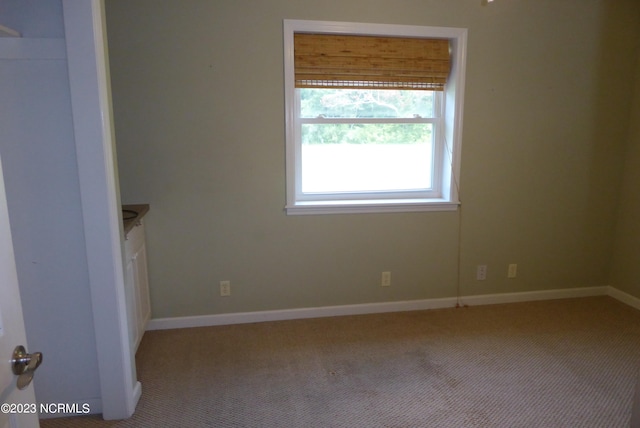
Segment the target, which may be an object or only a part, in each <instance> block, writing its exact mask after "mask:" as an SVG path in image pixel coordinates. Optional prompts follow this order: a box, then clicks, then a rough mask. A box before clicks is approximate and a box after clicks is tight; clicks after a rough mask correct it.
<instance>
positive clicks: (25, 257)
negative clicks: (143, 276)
mask: <svg viewBox="0 0 640 428" xmlns="http://www.w3.org/2000/svg"><path fill="white" fill-rule="evenodd" d="M0 23H2V24H3V25H6V26H9V27H11V28H14V29H16V30H18V31H20V32H21V33H22V35H23V39H19V40H15V39H10V38H3V39H1V40H0V53H2V54H0V82H1V83H0V84H1V89H0V93H2V103H1V104H0V130H1V131H0V152H1V154H2V162H3V167H4V175H5V184H6V190H7V201H8V203H9V216H10V222H11V232H12V236H13V240H14V249H15V255H16V266H17V271H18V280H19V283H20V295H21V299H22V304H23V311H24V316H25V327H26V331H27V337H28V340H29V343H28V348H29V350H30V351H31V352H34V351H40V352H42V353H43V355H44V359H43V364H42V366H41V367H40V368H39V369H38V372H37V374H36V377H35V380H34V385H35V392H36V398H37V400H38V401H39V402H44V403H60V402H63V403H75V402H82V403H84V402H89V403H90V404H91V406H92V407H93V408H94V409H96V407H98V406H96V403H98V404H99V403H100V395H101V394H100V383H99V380H98V367H97V353H96V344H95V338H94V329H93V316H92V306H91V299H90V291H89V278H88V270H87V260H86V248H85V240H84V232H83V230H84V229H83V221H82V207H81V204H80V188H79V180H78V169H77V159H76V151H75V141H74V134H73V123H72V118H71V101H70V93H69V77H68V70H67V61H66V58H65V44H64V39H63V37H64V26H63V16H62V4H61V2H60V1H51V0H26V1H25V0H20V1H16V0H11V1H6V0H1V1H0ZM23 41H24V42H34V43H33V44H35V45H38V44H39V43H42V44H44V45H46V46H48V43H49V42H51V41H53V42H59V43H56V46H57V47H60V48H61V49H56V50H55V54H54V53H52V52H46V49H43V51H44V52H46V53H45V54H44V56H37V57H34V56H29V55H27V57H26V58H24V59H14V58H13V57H7V56H6V55H4V53H6V52H23V53H24V52H32V50H31V49H25V48H23V46H25V45H24V44H23V43H22V42H23ZM33 44H32V43H28V45H29V46H33ZM5 47H9V49H4V48H5ZM16 345H17V344H16ZM96 410H99V409H96Z"/></svg>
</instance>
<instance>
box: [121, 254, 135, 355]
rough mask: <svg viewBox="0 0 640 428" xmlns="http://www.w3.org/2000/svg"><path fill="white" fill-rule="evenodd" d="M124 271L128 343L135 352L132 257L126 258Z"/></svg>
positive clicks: (133, 270) (133, 268)
mask: <svg viewBox="0 0 640 428" xmlns="http://www.w3.org/2000/svg"><path fill="white" fill-rule="evenodd" d="M126 262H127V265H126V266H125V270H124V286H125V293H126V295H125V296H126V306H127V319H128V320H129V322H128V324H129V343H130V344H131V349H133V350H134V351H135V349H136V346H137V343H138V334H139V333H138V323H137V320H138V315H137V308H136V306H137V305H136V300H137V299H136V285H135V265H134V259H133V257H127V259H126Z"/></svg>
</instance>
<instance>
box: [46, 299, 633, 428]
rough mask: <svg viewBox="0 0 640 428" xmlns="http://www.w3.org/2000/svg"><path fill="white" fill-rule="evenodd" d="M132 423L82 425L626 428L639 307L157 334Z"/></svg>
mask: <svg viewBox="0 0 640 428" xmlns="http://www.w3.org/2000/svg"><path fill="white" fill-rule="evenodd" d="M138 367H139V369H138V375H139V378H140V380H141V382H142V385H143V386H142V387H143V393H142V398H141V401H140V404H139V405H138V409H137V412H136V414H135V415H134V416H133V418H131V419H129V420H127V421H115V422H114V421H110V422H109V421H102V420H100V418H99V417H98V416H90V417H78V418H72V419H57V420H51V419H49V420H46V421H42V422H41V426H42V427H43V428H54V427H64V428H76V427H118V428H120V427H123V428H124V427H153V428H158V427H304V428H312V427H318V428H320V427H322V428H325V427H348V428H352V427H355V428H357V427H367V428H374V427H389V428H391V427H398V428H405V427H407V428H408V427H438V428H440V427H456V428H458V427H510V428H511V427H625V426H628V424H629V419H630V416H631V400H632V396H633V389H634V385H635V379H636V375H637V373H638V368H639V367H640V311H636V310H634V309H632V308H630V307H628V306H625V305H624V304H622V303H619V302H617V301H615V300H613V299H611V298H609V297H593V298H591V297H590V298H581V299H566V300H553V301H544V302H530V303H515V304H508V305H493V306H478V307H469V308H461V309H453V308H452V309H441V310H431V311H417V312H404V313H394V314H378V315H363V316H348V317H336V318H322V319H312V320H296V321H282V322H269V323H259V324H245V325H234V326H220V327H208V328H198V329H184V330H166V331H151V332H148V333H146V335H145V337H144V339H143V342H142V345H141V347H140V351H139V352H138Z"/></svg>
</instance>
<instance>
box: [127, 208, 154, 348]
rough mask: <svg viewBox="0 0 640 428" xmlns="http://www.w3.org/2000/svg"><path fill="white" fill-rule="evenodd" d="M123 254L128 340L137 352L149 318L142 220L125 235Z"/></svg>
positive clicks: (149, 307) (147, 281) (149, 306)
mask: <svg viewBox="0 0 640 428" xmlns="http://www.w3.org/2000/svg"><path fill="white" fill-rule="evenodd" d="M124 253H125V263H126V264H125V288H126V298H127V316H128V319H129V340H130V342H131V348H132V349H133V350H134V351H137V350H138V345H140V341H141V340H142V335H143V334H144V331H145V330H146V328H147V323H148V322H149V318H150V316H151V304H150V301H149V279H148V276H147V252H146V246H145V237H144V224H143V223H142V220H140V221H138V222H137V223H136V225H135V226H134V227H133V229H131V231H129V232H128V233H127V235H126V237H125V243H124Z"/></svg>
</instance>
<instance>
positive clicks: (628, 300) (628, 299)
mask: <svg viewBox="0 0 640 428" xmlns="http://www.w3.org/2000/svg"><path fill="white" fill-rule="evenodd" d="M607 288H608V290H607V294H608V295H609V296H611V297H613V298H614V299H617V300H619V301H621V302H622V303H625V304H627V305H629V306H631V307H632V308H635V309H640V299H638V298H637V297H635V296H632V295H631V294H628V293H625V292H624V291H621V290H618V289H617V288H615V287H611V286H609V287H607Z"/></svg>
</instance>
